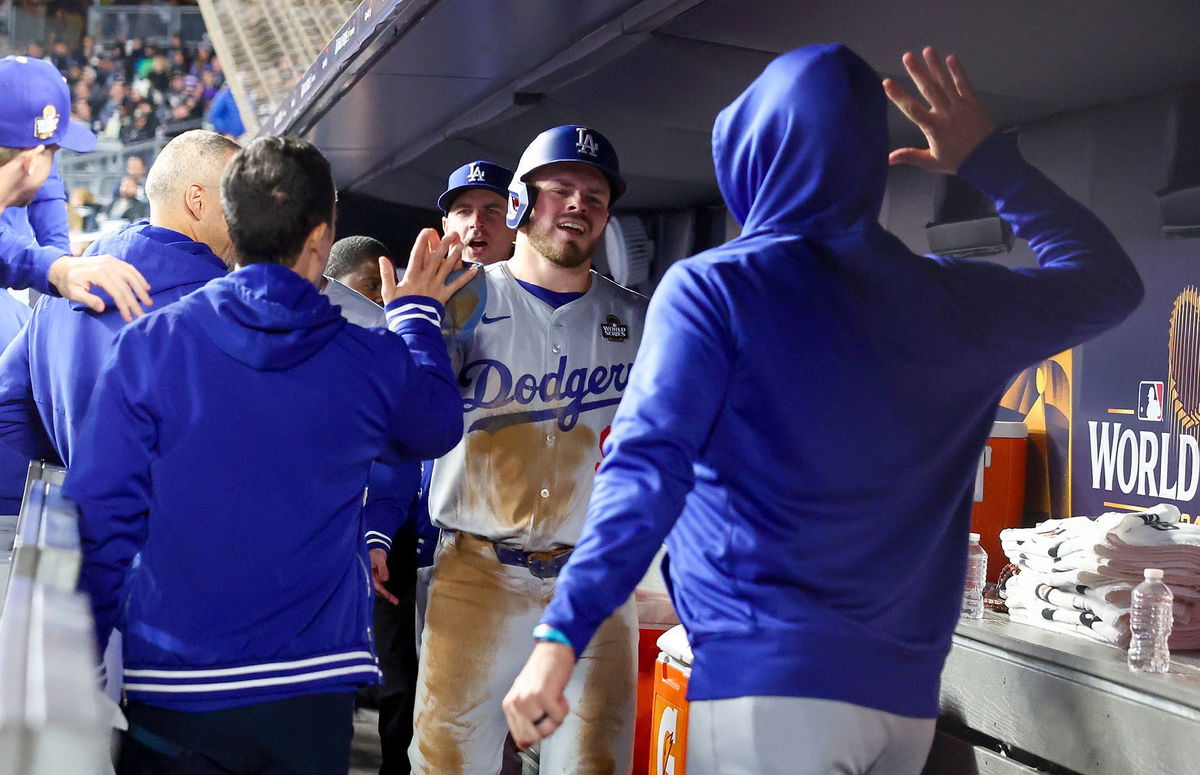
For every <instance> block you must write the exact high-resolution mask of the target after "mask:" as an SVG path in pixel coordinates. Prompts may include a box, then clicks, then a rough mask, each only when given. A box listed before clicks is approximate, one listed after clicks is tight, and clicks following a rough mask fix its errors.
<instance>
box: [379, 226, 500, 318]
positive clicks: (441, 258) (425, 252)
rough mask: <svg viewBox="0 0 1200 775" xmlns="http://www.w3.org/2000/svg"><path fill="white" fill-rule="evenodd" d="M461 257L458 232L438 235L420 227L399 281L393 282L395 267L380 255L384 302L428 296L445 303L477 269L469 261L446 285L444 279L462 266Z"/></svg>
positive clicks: (468, 280) (460, 243) (469, 279)
mask: <svg viewBox="0 0 1200 775" xmlns="http://www.w3.org/2000/svg"><path fill="white" fill-rule="evenodd" d="M461 256H462V241H461V240H460V239H459V237H458V235H457V234H455V233H453V232H451V233H449V234H447V235H446V236H445V237H441V238H439V237H438V234H437V231H436V230H434V229H422V230H421V233H420V234H418V235H417V239H416V242H414V243H413V248H412V252H411V253H410V254H409V257H408V268H407V269H405V270H404V279H402V280H401V281H400V282H399V283H397V282H396V270H395V267H394V266H393V265H392V262H391V261H390V260H389V259H388V258H386V257H384V256H380V257H379V276H380V279H381V280H382V281H383V288H382V290H381V293H382V296H383V303H384V304H387V303H389V302H391V301H392V300H393V299H396V298H398V297H400V296H428V297H429V298H431V299H437V300H438V301H439V302H441V303H442V304H445V303H446V302H447V301H449V300H450V297H451V296H453V295H454V294H455V293H456V292H458V290H459V289H460V288H462V287H463V286H464V285H466V284H467V283H468V282H470V281H471V278H472V277H474V276H475V273H476V272H477V271H478V270H479V268H478V266H477V265H475V264H472V265H471V266H469V267H468V268H467V271H465V272H463V273H462V274H461V275H459V276H458V277H456V278H454V280H453V281H451V282H450V283H448V284H447V282H446V278H447V277H449V276H450V273H451V272H453V271H454V270H455V269H457V268H459V267H460V266H461V265H462V260H461Z"/></svg>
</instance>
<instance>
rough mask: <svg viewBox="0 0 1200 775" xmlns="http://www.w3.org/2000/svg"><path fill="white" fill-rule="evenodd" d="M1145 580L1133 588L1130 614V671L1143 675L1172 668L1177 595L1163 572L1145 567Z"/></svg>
mask: <svg viewBox="0 0 1200 775" xmlns="http://www.w3.org/2000/svg"><path fill="white" fill-rule="evenodd" d="M1144 575H1145V578H1146V580H1145V581H1143V582H1142V583H1141V584H1138V585H1137V586H1136V587H1134V588H1133V607H1132V608H1131V609H1130V611H1129V630H1130V636H1131V637H1130V639H1129V654H1128V660H1129V669H1130V670H1136V671H1138V672H1142V673H1165V672H1167V671H1168V670H1170V669H1171V650H1170V649H1169V648H1167V639H1168V638H1169V637H1170V636H1171V624H1172V616H1173V613H1172V606H1173V605H1174V603H1175V596H1174V595H1172V594H1171V588H1170V587H1168V586H1167V585H1166V584H1164V583H1163V581H1162V577H1163V572H1162V571H1161V570H1159V569H1158V568H1146V570H1145V573H1144Z"/></svg>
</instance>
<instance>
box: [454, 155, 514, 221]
mask: <svg viewBox="0 0 1200 775" xmlns="http://www.w3.org/2000/svg"><path fill="white" fill-rule="evenodd" d="M512 176H513V172H512V170H510V169H509V168H508V167H501V166H500V165H499V164H495V163H493V162H490V161H485V160H484V159H477V160H475V161H473V162H469V163H467V164H464V165H462V166H461V167H459V168H458V169H456V170H455V171H454V172H451V173H450V179H449V180H447V181H446V192H445V193H444V194H442V195H441V196H439V197H438V201H437V206H438V209H439V210H441V211H442V215H446V214H447V213H449V212H450V205H452V204H454V198H455V197H457V196H458V195H459V194H461V193H462V192H464V191H466V190H467V189H470V188H483V189H487V190H488V191H495V192H496V193H497V194H499V195H500V196H501V197H507V196H508V181H510V180H512Z"/></svg>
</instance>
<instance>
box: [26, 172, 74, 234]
mask: <svg viewBox="0 0 1200 775" xmlns="http://www.w3.org/2000/svg"><path fill="white" fill-rule="evenodd" d="M28 210H29V225H30V226H31V227H32V228H33V236H34V239H35V240H37V243H38V244H39V245H43V246H45V247H53V248H58V249H59V250H61V251H62V252H61V253H59V255H60V256H65V255H69V254H70V253H71V236H70V226H69V225H68V223H67V190H66V187H65V186H64V184H63V179H62V175H60V174H59V172H58V157H57V156H55V157H54V167H53V168H52V169H51V170H50V177H49V178H47V179H46V182H45V183H44V184H43V185H42V187H41V188H39V189H38V191H37V193H36V194H34V195H33V201H32V202H30V203H29V208H28Z"/></svg>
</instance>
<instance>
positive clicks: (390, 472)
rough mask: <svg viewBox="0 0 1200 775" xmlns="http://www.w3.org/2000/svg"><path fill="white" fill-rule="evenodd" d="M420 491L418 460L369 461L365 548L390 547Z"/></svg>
mask: <svg viewBox="0 0 1200 775" xmlns="http://www.w3.org/2000/svg"><path fill="white" fill-rule="evenodd" d="M420 491H421V464H420V463H386V462H383V461H380V460H376V461H375V462H374V463H372V464H371V473H370V475H369V478H368V483H367V501H366V503H365V504H364V506H363V527H364V530H365V531H366V540H367V548H368V549H383V550H384V551H385V552H390V551H391V550H392V538H393V537H394V536H395V535H396V533H397V532H398V531H399V530H400V528H401V527H402V526H403V525H404V524H405V522H407V521H408V518H409V516H410V509H411V506H412V503H413V502H414V501H416V500H417V498H418V496H419V495H420Z"/></svg>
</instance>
